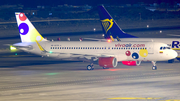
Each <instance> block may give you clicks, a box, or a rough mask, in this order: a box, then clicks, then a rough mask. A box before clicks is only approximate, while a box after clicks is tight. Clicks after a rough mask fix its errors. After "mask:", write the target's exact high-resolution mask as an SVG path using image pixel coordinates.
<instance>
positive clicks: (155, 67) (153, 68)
mask: <svg viewBox="0 0 180 101" xmlns="http://www.w3.org/2000/svg"><path fill="white" fill-rule="evenodd" d="M152 64H153V67H152V70H157V66H156V61H152Z"/></svg>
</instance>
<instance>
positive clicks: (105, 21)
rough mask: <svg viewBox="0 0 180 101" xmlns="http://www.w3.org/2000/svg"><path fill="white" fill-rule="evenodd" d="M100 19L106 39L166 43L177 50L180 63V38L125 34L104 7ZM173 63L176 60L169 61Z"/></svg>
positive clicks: (100, 7) (100, 12)
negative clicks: (143, 36)
mask: <svg viewBox="0 0 180 101" xmlns="http://www.w3.org/2000/svg"><path fill="white" fill-rule="evenodd" d="M98 12H99V17H100V21H101V25H102V29H103V32H104V33H105V35H104V37H105V38H106V39H112V40H114V39H115V41H151V42H162V43H166V44H167V45H168V46H170V47H171V48H172V49H173V50H176V52H177V53H178V56H177V57H176V59H177V60H179V61H180V38H138V37H136V36H133V35H130V34H127V33H125V32H124V31H123V30H122V29H121V28H120V27H119V26H118V24H117V23H116V22H115V20H114V19H113V18H112V17H111V15H110V14H109V13H108V11H107V10H106V9H105V8H104V6H98ZM168 62H169V63H173V62H174V59H171V60H168Z"/></svg>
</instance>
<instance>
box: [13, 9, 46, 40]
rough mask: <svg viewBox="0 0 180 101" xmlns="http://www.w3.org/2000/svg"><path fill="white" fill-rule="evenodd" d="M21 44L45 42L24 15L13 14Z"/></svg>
mask: <svg viewBox="0 0 180 101" xmlns="http://www.w3.org/2000/svg"><path fill="white" fill-rule="evenodd" d="M15 16H16V21H17V25H18V28H19V34H20V37H21V42H35V41H36V40H37V41H47V40H46V39H44V38H43V37H42V36H41V34H39V32H38V31H37V30H36V28H35V27H34V26H33V25H32V23H31V22H30V21H29V19H28V18H27V17H26V15H25V14H24V13H20V12H15Z"/></svg>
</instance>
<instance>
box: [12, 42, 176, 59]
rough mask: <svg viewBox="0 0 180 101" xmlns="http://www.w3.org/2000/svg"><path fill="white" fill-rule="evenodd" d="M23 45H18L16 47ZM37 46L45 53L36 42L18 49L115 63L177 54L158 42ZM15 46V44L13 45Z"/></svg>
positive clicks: (49, 55)
mask: <svg viewBox="0 0 180 101" xmlns="http://www.w3.org/2000/svg"><path fill="white" fill-rule="evenodd" d="M20 44H24V43H18V46H19V45H20ZM39 44H40V45H41V46H42V47H43V48H44V50H46V51H47V52H42V51H41V50H40V49H39V47H38V45H37V44H36V42H31V43H28V44H26V46H27V45H28V46H31V49H27V48H20V49H22V50H24V51H27V52H31V53H34V54H38V55H41V56H48V57H54V58H60V59H65V58H87V59H90V58H91V57H116V58H117V61H129V60H133V61H137V60H139V61H163V60H169V59H173V58H175V57H176V56H177V53H176V52H175V51H174V50H172V49H164V50H162V49H160V47H167V45H166V44H164V43H159V42H110V43H108V42H97V41H96V42H95V41H83V42H79V41H70V42H68V41H65V42H63V41H53V42H51V41H46V42H39ZM14 46H16V44H14Z"/></svg>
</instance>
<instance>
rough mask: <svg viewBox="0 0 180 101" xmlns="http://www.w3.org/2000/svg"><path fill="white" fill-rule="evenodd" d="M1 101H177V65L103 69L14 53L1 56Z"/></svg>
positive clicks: (179, 83) (179, 82) (179, 88)
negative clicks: (155, 67) (153, 68)
mask: <svg viewBox="0 0 180 101" xmlns="http://www.w3.org/2000/svg"><path fill="white" fill-rule="evenodd" d="M0 61H1V63H0V100H1V101H32V100H34V101H38V100H41V101H42V100H43V101H52V100H53V101H60V100H61V101H62V100H63V101H84V100H85V101H96V100H102V101H111V100H112V101H113V100H118V101H119V100H120V101H180V73H179V71H180V63H179V62H178V61H175V63H172V64H169V63H167V62H157V67H158V69H157V70H151V68H152V64H151V63H150V62H142V63H141V65H140V66H125V65H122V63H119V64H118V66H117V67H116V68H111V69H102V68H101V67H99V66H98V65H95V69H94V70H92V71H88V70H86V66H87V65H88V64H89V63H86V62H79V61H60V60H55V59H51V58H42V57H40V56H36V55H32V54H25V53H22V52H21V53H18V54H17V55H14V53H6V54H5V53H4V54H0Z"/></svg>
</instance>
